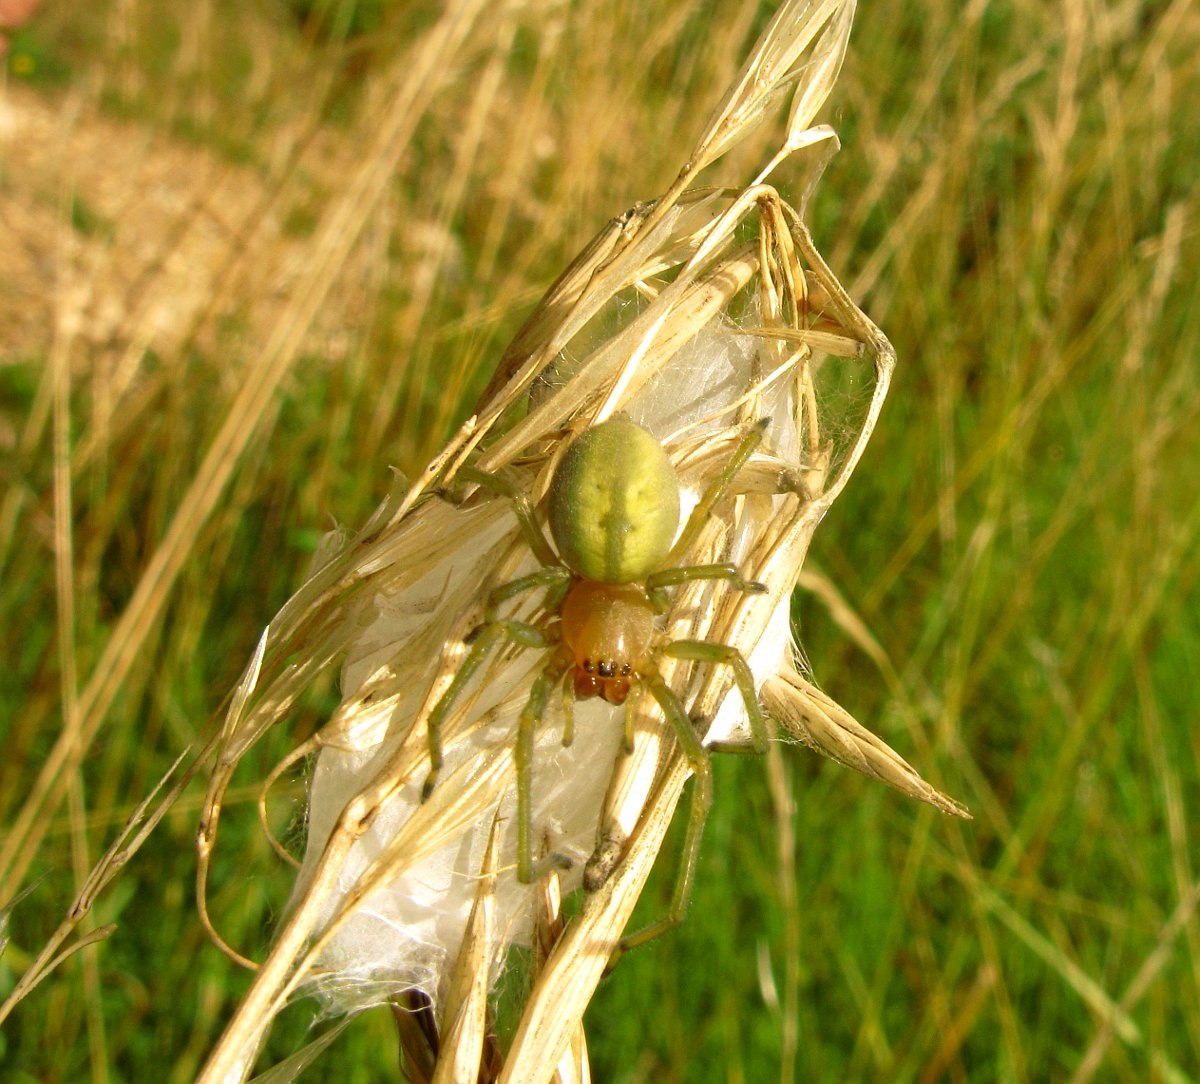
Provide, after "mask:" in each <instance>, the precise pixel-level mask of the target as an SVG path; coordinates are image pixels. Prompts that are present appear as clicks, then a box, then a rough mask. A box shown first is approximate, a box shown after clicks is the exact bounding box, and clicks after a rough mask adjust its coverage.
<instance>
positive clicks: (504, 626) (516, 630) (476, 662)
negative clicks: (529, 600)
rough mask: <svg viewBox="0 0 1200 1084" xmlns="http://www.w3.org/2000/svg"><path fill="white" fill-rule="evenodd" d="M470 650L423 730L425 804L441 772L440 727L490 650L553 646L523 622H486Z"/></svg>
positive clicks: (473, 634)
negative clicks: (426, 741) (426, 733)
mask: <svg viewBox="0 0 1200 1084" xmlns="http://www.w3.org/2000/svg"><path fill="white" fill-rule="evenodd" d="M468 640H470V641H471V650H470V651H468V652H467V657H466V658H465V659H463V661H462V665H461V666H460V667H459V668H458V673H457V674H455V675H454V679H453V680H452V681H451V682H450V685H449V686H448V687H447V689H446V691H445V692H444V693H442V697H441V699H440V700H439V701H438V702H437V703H436V704H435V705H434V706H433V711H431V712H430V713H429V720H428V722H427V723H426V726H427V728H428V731H429V775H427V776H426V777H425V785H424V786H423V787H422V788H421V801H425V800H426V799H427V798H428V797H429V796H430V795H431V794H432V793H433V788H434V787H435V786H436V785H437V779H438V774H439V773H440V772H441V770H442V725H443V724H444V723H445V721H446V716H448V715H449V714H450V709H451V708H452V707H453V706H454V701H455V700H457V699H458V697H459V694H460V693H461V692H462V691H463V689H464V688H466V685H467V682H469V681H470V680H471V678H472V677H473V676H474V674H475V671H476V670H478V669H479V667H480V666H481V665H482V664H483V661H484V659H486V658H487V656H488V654H489V653H490V652H491V650H492V648H493V647H494V646H495V645H496V644H497V643H499V642H501V641H507V642H509V643H514V644H517V645H519V646H521V647H541V648H546V647H549V646H550V645H551V643H552V642H553V641H552V640H551V638H550V636H549V635H548V634H547V633H546V632H544V631H543V630H542V629H539V628H537V627H536V626H534V625H530V624H528V623H526V622H524V621H508V620H505V621H490V622H487V623H485V624H483V625H477V626H476V627H475V629H474V630H473V631H472V632H471V635H470V636H469V637H468Z"/></svg>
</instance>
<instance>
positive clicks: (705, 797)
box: [608, 667, 713, 968]
mask: <svg viewBox="0 0 1200 1084" xmlns="http://www.w3.org/2000/svg"><path fill="white" fill-rule="evenodd" d="M641 677H642V680H643V681H644V682H645V684H646V688H648V689H649V690H650V695H651V696H653V697H654V699H655V700H656V701H658V706H659V707H660V708H662V710H663V714H664V715H665V716H666V717H667V719H668V720H669V721H670V723H671V725H672V726H673V727H674V728H675V737H676V738H677V740H678V741H679V745H680V748H681V749H682V750H683V754H684V756H686V757H687V760H688V764H689V765H690V767H691V769H692V776H693V781H692V796H691V805H690V807H689V809H688V821H687V831H686V834H685V835H684V840H683V855H682V857H681V858H680V864H679V875H678V877H677V878H676V881H675V890H674V892H673V893H672V894H671V905H670V908H669V910H668V911H667V914H666V916H665V917H664V918H660V919H659V920H658V921H657V922H652V923H650V925H649V926H646V927H643V928H642V929H640V930H638V931H637V932H636V933H632V934H629V935H628V936H626V937H622V938H621V941H620V944H618V946H617V948H616V949H615V950H614V951H613V954H612V958H611V959H610V960H609V964H608V966H609V968H612V967H613V966H615V965H616V962H617V960H619V959H620V958H621V956H622V955H623V954H624V953H626V952H628V951H629V950H630V949H631V948H636V947H637V946H638V945H644V944H645V943H646V942H647V941H653V940H654V938H656V937H658V936H660V935H661V934H664V933H666V932H667V931H668V930H670V929H673V928H674V927H676V926H678V925H679V924H680V923H681V922H682V921H683V918H684V916H685V915H686V914H687V909H688V904H689V903H690V902H691V898H692V884H693V882H694V881H695V879H696V859H697V857H698V855H699V854H700V841H701V839H702V838H703V836H704V822H705V821H706V820H707V819H708V811H709V808H710V807H711V806H712V789H713V788H712V765H711V764H710V763H709V760H708V753H707V752H706V751H705V749H704V746H703V745H702V744H701V743H700V738H699V737H698V736H697V734H696V730H695V728H694V727H693V726H692V721H691V719H689V718H688V715H687V712H686V711H684V708H683V704H682V703H681V702H680V700H679V697H677V696H676V695H675V694H674V693H673V692H672V691H671V688H670V686H669V685H667V683H666V681H665V680H664V678H663V676H662V674H660V673H659V672H658V670H657V669H650V668H649V667H647V668H645V669H643V671H642V674H641Z"/></svg>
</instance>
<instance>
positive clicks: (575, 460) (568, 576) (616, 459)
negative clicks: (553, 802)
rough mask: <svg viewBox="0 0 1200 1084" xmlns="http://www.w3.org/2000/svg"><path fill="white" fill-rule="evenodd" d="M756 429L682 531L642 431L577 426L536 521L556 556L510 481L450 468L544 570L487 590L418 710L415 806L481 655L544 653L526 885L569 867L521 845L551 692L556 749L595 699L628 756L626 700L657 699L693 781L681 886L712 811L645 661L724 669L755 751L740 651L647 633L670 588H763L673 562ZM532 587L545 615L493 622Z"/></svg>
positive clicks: (668, 703) (523, 734) (526, 754)
mask: <svg viewBox="0 0 1200 1084" xmlns="http://www.w3.org/2000/svg"><path fill="white" fill-rule="evenodd" d="M764 428H765V422H764V423H760V424H758V425H756V426H754V427H753V429H751V431H750V432H749V433H748V434H747V435H746V436H745V437H744V438H743V439H742V441H741V442H740V443H739V445H738V447H737V449H736V450H735V451H734V453H733V455H732V456H731V457H730V459H729V462H728V463H727V464H726V465H725V467H724V469H723V470H722V471H721V473H720V474H719V475H718V476H717V477H716V478H715V479H714V480H713V482H712V483H711V484H710V485H709V487H708V488H707V489H706V490H705V492H704V493H703V494H702V496H701V498H700V500H699V502H698V503H697V505H696V507H695V509H694V510H693V511H692V513H691V515H690V516H689V517H688V519H687V522H686V523H685V524H684V527H683V530H682V531H679V481H678V478H677V477H676V475H675V470H674V468H673V467H672V466H671V461H670V459H669V458H668V457H667V453H666V452H665V451H664V450H663V447H662V445H661V444H659V442H658V441H657V440H656V439H655V438H654V436H653V435H652V434H651V433H650V432H649V431H647V430H646V429H643V428H642V427H641V426H640V425H637V424H636V423H634V422H633V421H631V420H629V419H628V418H626V417H624V416H622V415H618V416H615V417H612V418H610V419H609V420H607V421H604V422H601V423H599V424H598V425H595V426H592V427H591V428H590V429H587V430H585V431H584V432H583V433H582V434H581V435H580V436H579V437H578V438H577V439H576V440H575V441H574V442H573V443H572V444H571V445H570V446H569V447H568V448H567V450H566V452H565V453H564V454H563V457H562V459H561V460H560V462H559V464H558V467H557V468H556V470H555V472H554V476H553V478H552V480H551V484H550V490H549V502H548V503H549V507H548V517H547V518H548V521H549V526H550V534H551V536H552V537H553V539H554V544H555V546H556V547H557V552H556V551H555V549H554V548H552V547H551V545H550V543H549V542H548V541H547V539H546V536H545V534H544V533H543V531H542V529H541V527H540V526H539V525H538V522H537V520H536V518H535V515H534V510H533V507H532V505H531V504H530V503H529V501H528V499H527V498H526V497H525V496H524V495H523V494H521V493H520V492H519V491H518V490H517V489H516V487H515V486H513V485H512V484H511V483H510V482H508V481H507V480H505V479H504V478H501V477H499V476H497V475H491V474H486V473H484V472H482V471H476V470H472V469H468V470H465V471H461V472H460V477H463V478H465V479H467V480H469V481H473V482H476V483H478V484H480V485H483V486H484V487H486V488H489V489H491V490H493V491H495V492H497V493H499V494H501V495H503V496H506V497H507V498H508V499H509V500H511V501H512V503H513V508H514V511H515V513H516V516H517V520H518V522H519V524H520V527H521V530H522V533H523V535H524V537H525V539H526V542H527V544H528V545H529V547H530V549H531V550H532V551H533V553H534V555H535V556H536V557H537V559H538V560H539V561H540V562H541V564H542V567H541V568H540V569H538V570H537V571H536V572H533V573H530V574H529V575H527V576H522V577H520V578H518V579H515V580H512V581H510V582H508V583H504V584H501V585H499V586H498V587H496V588H495V589H494V590H493V591H491V592H490V594H489V595H488V596H487V600H486V603H485V606H484V613H483V621H482V623H481V624H479V625H477V626H476V627H475V628H474V629H473V630H472V631H471V633H470V634H469V635H468V636H467V638H466V642H467V643H468V644H469V645H470V650H469V651H468V653H467V655H466V657H465V658H464V660H463V662H462V664H461V665H460V667H459V669H458V671H457V673H456V674H455V675H454V677H453V679H452V680H451V682H450V684H449V686H448V687H447V688H446V691H445V692H444V693H443V694H442V696H441V698H440V699H439V700H438V702H437V703H436V704H435V705H434V707H433V710H432V711H431V713H430V715H429V722H428V731H429V760H430V771H429V775H428V777H427V778H426V780H425V785H424V789H423V791H422V800H425V799H426V798H428V797H429V795H430V794H431V793H432V791H433V788H434V786H435V785H436V783H437V778H438V773H439V772H440V770H441V767H442V726H443V724H444V723H445V720H446V717H447V715H448V714H449V712H450V709H451V708H452V706H453V704H454V702H455V700H456V699H457V697H458V696H459V694H460V693H461V692H462V691H463V689H464V688H465V687H466V685H467V683H468V682H469V681H470V679H471V677H472V675H473V674H474V673H475V672H476V670H478V668H479V667H480V665H481V664H482V663H483V661H484V660H485V659H486V658H487V656H488V654H489V653H490V651H491V650H492V649H493V648H494V647H495V646H496V645H497V644H500V643H504V642H508V643H512V644H516V645H519V646H521V647H526V648H531V649H539V650H542V651H544V652H545V654H546V660H545V664H544V665H543V667H542V669H541V671H540V673H539V674H538V676H537V678H536V679H535V680H534V682H533V686H532V688H531V690H530V693H529V699H528V701H527V702H526V704H525V707H524V710H523V711H522V712H521V715H520V718H519V720H518V723H517V741H516V750H515V762H516V772H517V877H518V879H519V880H520V881H521V882H522V883H525V884H528V883H530V882H531V881H533V880H535V879H536V878H537V876H539V875H540V873H541V872H542V871H543V870H544V869H546V868H547V864H549V865H555V866H559V867H568V866H569V865H570V862H569V860H567V859H565V858H564V857H562V856H560V855H550V856H549V857H548V858H547V859H545V860H544V861H543V862H542V863H539V864H535V862H534V860H533V851H532V802H531V790H532V761H533V739H534V732H535V730H536V728H537V726H538V725H539V723H540V722H541V719H542V716H543V714H544V713H545V710H546V705H547V703H548V701H549V699H550V696H551V694H552V693H553V691H554V689H555V687H556V686H561V692H562V704H563V716H564V720H563V744H564V745H569V744H570V742H571V740H572V737H573V734H574V710H573V709H574V701H575V700H577V699H579V700H582V699H585V698H587V697H592V696H599V697H601V698H603V699H604V700H606V701H608V702H609V703H610V704H617V705H621V704H624V705H625V748H626V750H627V751H628V750H629V749H630V748H631V747H632V730H633V719H634V711H633V707H634V705H635V704H636V700H637V697H636V695H635V696H631V693H635V692H636V691H637V690H638V687H639V686H640V687H641V688H643V689H645V690H646V691H647V692H649V693H650V695H651V696H652V697H654V699H655V700H656V701H657V703H658V705H659V707H660V708H661V709H662V712H663V714H664V715H665V716H666V718H667V719H668V720H669V721H670V723H671V725H672V726H673V728H674V731H675V735H676V737H677V739H678V741H679V745H680V747H681V749H682V750H683V753H684V755H685V756H686V757H687V759H688V763H689V766H690V767H691V769H692V772H693V775H694V776H695V783H694V785H693V794H692V803H691V816H690V820H689V825H688V833H687V839H686V841H685V865H684V871H683V874H682V877H681V880H683V881H686V882H689V883H690V879H691V878H690V868H691V862H692V861H693V860H694V851H695V850H696V848H698V845H699V839H700V834H701V832H702V829H703V825H704V820H705V818H706V815H707V812H708V807H709V805H710V804H711V796H712V777H711V768H710V765H709V762H708V754H707V753H706V751H705V749H704V746H703V745H702V744H701V741H700V738H699V736H698V735H697V733H696V730H695V728H694V726H693V724H692V721H691V719H689V717H688V715H687V712H686V711H685V710H684V707H683V704H682V703H681V702H680V700H679V697H678V696H677V695H676V694H675V693H674V692H673V691H672V690H671V688H670V687H669V686H668V685H667V683H666V681H665V679H664V678H663V676H662V673H661V671H660V670H659V667H658V664H657V660H658V659H659V658H660V657H663V656H665V657H668V658H674V659H690V660H694V661H699V662H708V663H720V664H724V665H726V666H728V667H729V668H730V669H731V670H732V672H733V677H734V680H735V682H736V684H737V687H738V690H739V692H740V693H741V696H742V699H743V700H744V701H745V704H746V712H747V715H748V717H749V722H750V730H751V734H752V741H753V747H754V749H755V750H756V751H757V752H764V751H765V749H766V743H767V729H766V723H765V720H764V719H763V715H762V711H761V709H760V708H759V706H758V700H757V696H756V694H755V689H754V679H753V677H752V675H751V673H750V668H749V666H748V665H747V664H746V660H745V659H744V658H743V656H742V654H741V652H740V651H738V650H737V649H736V648H734V647H731V646H729V645H727V644H717V643H711V642H709V641H706V640H674V641H665V640H664V638H663V636H662V635H661V634H660V633H659V632H658V631H657V630H656V628H655V618H656V616H658V615H660V614H663V613H665V612H666V610H667V609H668V607H669V603H670V597H669V594H668V591H669V589H670V588H672V587H676V586H678V585H680V584H683V583H687V582H689V581H692V580H723V581H725V582H726V583H728V584H729V585H730V586H731V587H732V588H734V589H735V590H738V591H744V592H748V593H754V594H759V593H762V592H765V591H766V587H765V586H764V585H763V584H761V583H756V582H753V581H750V580H746V579H744V578H743V577H742V575H741V574H740V573H739V572H738V570H737V568H736V567H735V566H734V565H732V564H708V565H680V564H679V563H678V562H679V559H680V557H681V556H682V555H683V554H684V553H686V552H687V550H688V548H689V547H690V546H691V545H692V543H693V542H694V541H695V538H696V536H697V534H698V533H699V532H700V530H701V528H702V527H703V525H704V522H705V521H706V519H707V518H708V516H709V514H710V513H711V511H712V508H713V506H714V505H715V504H716V502H717V501H718V500H719V499H720V498H721V496H722V495H723V494H724V493H725V491H726V489H728V487H729V485H730V483H731V482H732V481H733V478H734V476H735V475H736V474H737V472H738V471H739V470H740V469H741V467H742V465H743V464H744V463H745V462H746V460H747V459H749V457H750V454H751V453H752V452H753V450H754V449H755V447H757V445H758V443H759V442H760V441H761V439H762V434H763V430H764ZM677 533H678V537H676V535H677ZM536 589H545V592H546V594H545V598H544V601H543V604H542V611H543V613H544V614H546V615H548V617H549V618H550V620H549V621H545V622H542V623H539V624H532V623H530V622H526V621H517V620H512V619H509V618H504V617H498V616H497V613H498V611H499V609H500V607H501V606H502V605H503V604H504V603H506V602H508V601H509V600H511V599H513V598H516V597H517V596H519V595H522V594H524V593H525V592H527V591H532V590H536ZM593 887H595V886H593ZM688 887H689V884H687V883H685V884H683V885H682V886H677V892H676V897H677V899H676V904H677V906H674V907H673V908H672V911H673V917H672V919H669V920H667V921H668V922H669V923H670V924H672V925H673V924H674V922H676V921H678V920H679V918H680V917H682V910H683V909H685V908H686V897H687V891H688ZM675 912H679V913H678V914H675ZM638 940H639V941H640V940H641V938H640V937H639V939H638Z"/></svg>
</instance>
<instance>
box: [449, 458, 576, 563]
mask: <svg viewBox="0 0 1200 1084" xmlns="http://www.w3.org/2000/svg"><path fill="white" fill-rule="evenodd" d="M455 478H456V479H458V480H459V481H463V482H474V483H475V484H476V485H479V486H483V488H484V489H490V490H491V491H492V492H493V493H496V494H498V495H499V496H501V497H507V498H508V499H509V501H511V502H512V506H513V512H514V513H516V517H517V523H518V524H519V525H520V528H521V533H522V534H523V535H524V536H525V541H526V542H527V543H528V544H529V548H530V549H531V550H533V554H534V556H535V557H536V558H537V559H538V560H539V561H540V562H541V563H542V564H544V565H555V564H558V558H557V557H555V556H554V549H553V548H552V547H551V545H550V543H549V542H548V541H547V540H546V535H545V533H544V532H543V531H542V529H541V527H539V526H538V521H537V518H536V517H535V516H534V513H533V505H532V504H531V503H530V501H529V498H528V497H527V496H526V495H525V494H524V493H522V492H521V491H520V490H519V489H518V488H517V487H516V485H515V484H514V483H513V482H512V481H511V480H510V479H508V478H505V477H504V476H503V475H500V474H489V473H488V472H487V471H482V470H477V469H476V468H475V467H460V468H459V470H458V473H457V474H456V475H455Z"/></svg>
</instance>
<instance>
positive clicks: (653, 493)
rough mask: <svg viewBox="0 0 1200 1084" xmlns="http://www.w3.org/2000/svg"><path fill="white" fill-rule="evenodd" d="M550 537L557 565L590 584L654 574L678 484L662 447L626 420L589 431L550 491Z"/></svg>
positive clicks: (673, 526)
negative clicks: (590, 581) (555, 553)
mask: <svg viewBox="0 0 1200 1084" xmlns="http://www.w3.org/2000/svg"><path fill="white" fill-rule="evenodd" d="M549 518H550V533H551V534H552V535H553V536H554V543H555V545H556V546H557V547H558V552H559V555H560V556H561V558H562V560H563V563H564V564H565V565H566V566H567V567H568V568H570V569H571V571H573V572H576V573H578V574H579V575H580V576H583V577H584V578H586V579H589V580H594V581H596V582H597V583H610V584H616V583H633V582H634V581H635V580H643V579H645V578H646V576H647V575H649V574H650V573H651V572H654V571H655V570H656V569H657V568H658V567H659V566H660V565H661V564H662V562H663V560H664V559H665V558H666V556H667V554H668V553H669V552H670V549H671V543H672V542H674V541H675V532H676V530H677V529H678V527H679V481H678V479H677V478H676V476H675V469H674V468H673V467H672V466H671V460H670V459H669V458H668V457H667V453H666V452H665V451H663V447H662V445H661V444H659V443H658V441H657V440H655V439H654V436H653V435H652V434H651V433H649V432H648V431H647V430H645V429H643V428H642V427H641V426H640V425H637V424H635V423H634V422H631V421H630V420H629V419H628V418H624V417H615V418H610V419H609V420H608V421H606V422H602V423H601V424H599V425H595V426H593V427H592V428H591V429H589V430H587V431H586V432H585V433H584V434H583V435H582V436H580V437H579V439H578V440H576V441H575V442H574V443H573V444H572V445H571V446H570V447H569V448H568V449H567V450H566V452H565V453H564V454H563V457H562V460H561V461H560V462H559V465H558V468H557V469H556V470H555V472H554V480H553V482H552V483H551V486H550V510H549Z"/></svg>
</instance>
